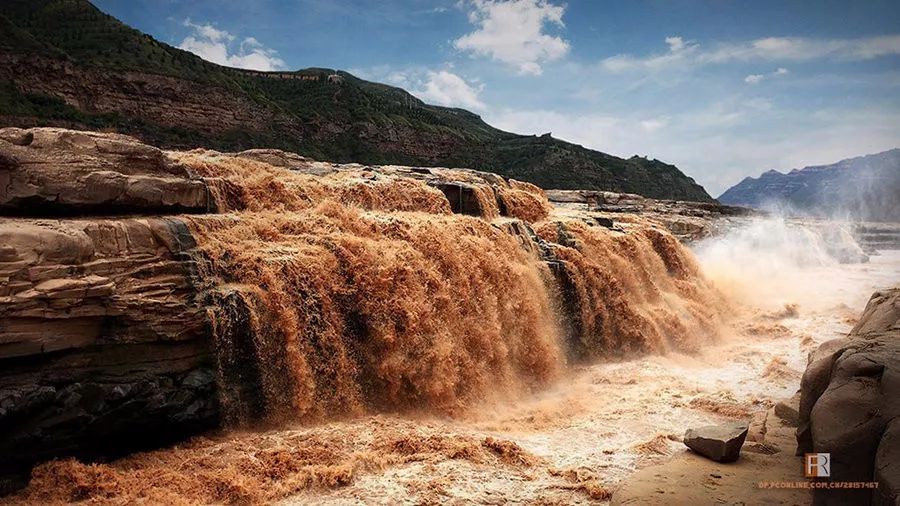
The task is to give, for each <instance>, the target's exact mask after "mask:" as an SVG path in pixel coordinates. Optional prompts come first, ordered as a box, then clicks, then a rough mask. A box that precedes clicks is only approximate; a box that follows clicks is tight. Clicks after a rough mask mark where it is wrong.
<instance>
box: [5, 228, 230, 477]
mask: <svg viewBox="0 0 900 506" xmlns="http://www.w3.org/2000/svg"><path fill="white" fill-rule="evenodd" d="M0 245H2V246H0V279H2V280H3V284H2V288H0V364H2V366H0V433H2V434H3V437H0V468H2V469H3V470H6V471H9V470H14V469H16V468H18V467H21V466H26V465H28V464H30V463H32V462H34V461H35V460H36V459H40V458H43V457H49V456H53V455H57V454H60V453H67V452H69V451H75V452H76V453H83V452H80V451H78V450H88V449H89V450H90V451H91V452H96V453H97V454H100V455H102V454H106V453H115V452H117V451H121V450H123V449H126V448H130V447H134V446H135V445H136V444H153V443H154V442H155V441H160V440H162V441H164V440H169V439H172V438H175V437H179V436H181V435H183V434H185V433H190V432H194V431H196V430H198V429H200V428H207V427H210V426H212V425H214V424H215V422H216V420H217V410H218V407H217V403H216V398H215V396H214V395H213V392H214V389H215V369H214V367H213V365H214V364H213V360H212V357H211V354H210V349H209V347H208V339H207V336H208V333H209V330H208V324H207V320H206V312H205V310H204V309H203V308H202V307H201V306H200V304H199V303H198V300H197V293H196V290H195V288H194V285H193V272H194V271H195V269H196V267H195V265H194V261H193V260H192V259H191V258H190V256H189V255H186V254H185V252H186V251H188V250H190V248H192V247H193V243H192V241H191V238H190V235H189V234H187V233H186V228H185V227H184V224H183V223H181V222H180V221H178V220H177V219H173V218H141V219H90V220H87V219H70V220H63V221H55V220H26V219H16V218H11V219H10V218H7V219H0ZM135 434H142V435H141V437H140V438H135V436H134V435H135ZM145 436H146V437H145ZM129 439H130V441H129ZM123 440H125V441H124V442H123Z"/></svg>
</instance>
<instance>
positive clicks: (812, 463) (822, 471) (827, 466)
mask: <svg viewBox="0 0 900 506" xmlns="http://www.w3.org/2000/svg"><path fill="white" fill-rule="evenodd" d="M803 476H806V477H807V478H828V477H829V476H831V454H830V453H807V454H806V455H804V457H803Z"/></svg>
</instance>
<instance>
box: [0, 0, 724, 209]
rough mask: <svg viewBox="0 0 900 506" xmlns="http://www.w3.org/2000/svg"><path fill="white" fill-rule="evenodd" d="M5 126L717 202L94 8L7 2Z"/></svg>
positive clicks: (653, 176)
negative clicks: (180, 44)
mask: <svg viewBox="0 0 900 506" xmlns="http://www.w3.org/2000/svg"><path fill="white" fill-rule="evenodd" d="M291 76H296V77H291ZM0 122H2V123H4V124H6V125H10V126H26V127H27V126H41V125H48V126H64V127H70V128H71V127H74V128H87V129H98V130H115V131H120V132H122V133H127V134H131V135H135V136H137V137H139V138H141V139H143V140H145V141H146V142H149V143H151V144H155V145H158V146H161V147H171V148H193V147H197V146H202V147H208V148H213V149H219V150H226V151H238V150H242V149H248V148H257V147H270V148H280V149H284V150H288V151H293V152H297V153H300V154H302V155H305V156H310V157H312V158H317V159H321V160H329V161H334V162H342V163H347V162H360V163H368V164H403V165H423V166H457V167H470V168H473V169H478V170H484V171H490V172H495V173H498V174H501V175H505V176H508V177H513V178H516V179H521V180H524V181H529V182H532V183H535V184H537V185H539V186H542V187H545V188H557V189H577V188H585V189H603V190H611V191H621V192H629V193H638V194H641V195H644V196H647V197H652V198H665V199H673V200H694V201H713V200H714V199H713V198H712V197H711V196H710V195H709V194H708V193H707V192H706V191H705V190H704V189H703V187H702V186H700V185H699V184H697V183H696V182H695V181H694V180H693V179H692V178H690V177H688V176H686V175H684V174H683V173H682V172H681V171H680V170H678V168H677V167H675V166H674V165H670V164H667V163H664V162H661V161H659V160H650V159H646V158H641V157H632V158H629V159H623V158H619V157H616V156H612V155H608V154H606V153H602V152H599V151H594V150H591V149H588V148H585V147H583V146H579V145H576V144H572V143H568V142H565V141H562V140H559V139H554V138H552V137H549V136H527V135H519V134H514V133H510V132H504V131H502V130H499V129H497V128H495V127H493V126H491V125H489V124H487V123H486V122H484V121H483V120H482V119H481V117H480V116H478V115H477V114H474V113H472V112H469V111H467V110H464V109H459V108H449V107H439V106H434V105H429V104H426V103H425V102H423V101H422V100H420V99H418V98H416V97H414V96H413V95H411V94H409V93H408V92H406V91H405V90H402V89H400V88H396V87H392V86H388V85H385V84H381V83H375V82H370V81H366V80H363V79H359V78H357V77H355V76H353V75H352V74H349V73H347V72H344V71H340V70H333V69H329V68H308V69H300V70H296V71H289V72H285V71H279V72H274V73H267V72H259V71H251V70H243V69H234V68H230V67H223V66H219V65H216V64H213V63H210V62H207V61H205V60H202V59H201V58H199V57H198V56H196V55H194V54H192V53H189V52H186V51H183V50H180V49H178V48H174V47H172V46H170V45H168V44H165V43H163V42H160V41H157V40H156V39H154V38H153V37H151V36H149V35H146V34H143V33H141V32H139V31H137V30H135V29H133V28H131V27H128V26H127V25H125V24H124V23H121V22H120V21H118V20H117V19H115V18H113V17H112V16H109V15H108V14H105V13H103V12H101V11H100V10H98V9H97V8H96V7H94V6H93V4H91V3H90V2H88V1H87V0H34V1H30V0H29V1H26V0H6V1H5V3H4V10H3V12H2V13H0Z"/></svg>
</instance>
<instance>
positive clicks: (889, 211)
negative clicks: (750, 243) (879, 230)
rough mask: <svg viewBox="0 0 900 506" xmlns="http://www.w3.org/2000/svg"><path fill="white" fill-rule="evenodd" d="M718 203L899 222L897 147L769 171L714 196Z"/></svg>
mask: <svg viewBox="0 0 900 506" xmlns="http://www.w3.org/2000/svg"><path fill="white" fill-rule="evenodd" d="M719 201H720V202H722V203H723V204H730V205H740V206H750V207H757V208H759V207H767V206H773V207H775V206H778V207H785V208H787V209H788V210H789V211H793V212H796V213H799V214H808V215H813V216H834V217H851V218H856V219H862V220H871V221H900V149H892V150H890V151H885V152H883V153H877V154H874V155H867V156H860V157H857V158H849V159H846V160H841V161H840V162H837V163H834V164H831V165H820V166H814V167H806V168H803V169H794V170H792V171H790V172H788V173H787V174H782V173H781V172H778V171H775V170H770V171H768V172H765V173H763V174H762V175H761V176H759V177H758V178H752V177H748V178H745V179H744V180H743V181H741V182H740V183H738V184H736V185H735V186H733V187H731V188H729V189H728V190H727V191H726V192H725V193H723V194H722V195H721V196H720V197H719Z"/></svg>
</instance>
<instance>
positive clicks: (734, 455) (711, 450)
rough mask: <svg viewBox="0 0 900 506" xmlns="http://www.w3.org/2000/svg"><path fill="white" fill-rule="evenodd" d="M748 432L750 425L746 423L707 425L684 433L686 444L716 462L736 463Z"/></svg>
mask: <svg viewBox="0 0 900 506" xmlns="http://www.w3.org/2000/svg"><path fill="white" fill-rule="evenodd" d="M747 431H748V424H747V423H744V422H737V423H728V424H723V425H707V426H705V427H698V428H696V429H688V430H687V432H685V433H684V444H685V445H687V447H688V448H690V449H691V450H693V451H695V452H696V453H698V454H700V455H703V456H704V457H707V458H709V459H712V460H715V461H716V462H734V461H735V460H737V459H738V457H740V455H741V446H743V444H744V440H745V439H747Z"/></svg>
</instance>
